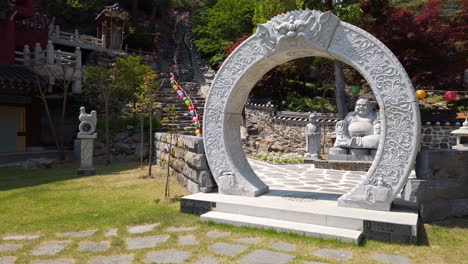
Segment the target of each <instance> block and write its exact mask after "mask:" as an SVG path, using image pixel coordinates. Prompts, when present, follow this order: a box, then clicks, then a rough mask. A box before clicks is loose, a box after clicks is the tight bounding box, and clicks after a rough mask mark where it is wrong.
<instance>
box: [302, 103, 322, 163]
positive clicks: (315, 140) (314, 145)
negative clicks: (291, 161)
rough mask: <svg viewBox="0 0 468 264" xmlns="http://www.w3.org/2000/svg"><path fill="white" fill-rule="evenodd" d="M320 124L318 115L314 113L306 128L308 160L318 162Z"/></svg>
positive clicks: (310, 116)
mask: <svg viewBox="0 0 468 264" xmlns="http://www.w3.org/2000/svg"><path fill="white" fill-rule="evenodd" d="M320 134H321V133H320V124H318V123H317V114H316V113H315V112H314V113H312V114H310V115H309V124H307V126H306V127H305V137H306V151H307V152H306V154H305V155H304V158H305V159H307V160H317V159H318V158H319V156H318V155H319V152H320V147H321V144H320Z"/></svg>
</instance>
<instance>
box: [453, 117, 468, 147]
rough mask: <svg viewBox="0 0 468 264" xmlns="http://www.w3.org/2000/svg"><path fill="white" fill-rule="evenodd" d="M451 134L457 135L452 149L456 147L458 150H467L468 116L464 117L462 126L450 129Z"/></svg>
mask: <svg viewBox="0 0 468 264" xmlns="http://www.w3.org/2000/svg"><path fill="white" fill-rule="evenodd" d="M465 115H466V114H465ZM452 134H454V135H456V136H457V145H455V146H453V147H452V149H456V150H459V151H468V118H467V117H465V122H463V126H462V127H460V128H459V129H457V130H454V131H452Z"/></svg>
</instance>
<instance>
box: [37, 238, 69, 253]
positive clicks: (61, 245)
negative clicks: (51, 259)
mask: <svg viewBox="0 0 468 264" xmlns="http://www.w3.org/2000/svg"><path fill="white" fill-rule="evenodd" d="M70 243H71V241H57V242H50V243H47V244H43V245H41V246H39V247H37V248H36V249H34V250H33V252H32V253H31V254H32V255H34V256H42V255H55V254H57V253H59V252H61V251H62V250H64V249H65V248H66V247H67V246H68V245H70Z"/></svg>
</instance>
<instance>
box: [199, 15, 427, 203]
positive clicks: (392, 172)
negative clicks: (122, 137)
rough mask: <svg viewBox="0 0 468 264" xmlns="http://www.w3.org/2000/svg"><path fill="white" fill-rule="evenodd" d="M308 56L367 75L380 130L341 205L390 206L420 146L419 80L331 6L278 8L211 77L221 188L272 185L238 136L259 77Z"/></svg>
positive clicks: (247, 192)
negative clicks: (370, 156)
mask: <svg viewBox="0 0 468 264" xmlns="http://www.w3.org/2000/svg"><path fill="white" fill-rule="evenodd" d="M309 56H321V57H326V58H331V59H336V60H340V61H342V62H344V63H346V64H348V65H351V66H352V67H354V68H355V69H356V70H358V71H359V72H360V73H361V74H362V76H363V77H364V78H365V79H366V80H367V82H368V83H369V85H370V87H371V88H372V91H373V93H374V95H375V97H376V99H377V101H378V103H379V106H380V120H381V122H382V131H381V137H380V143H379V147H378V150H377V154H376V156H375V159H374V161H373V163H372V166H371V168H370V169H369V170H368V172H367V174H366V177H365V178H364V179H363V180H362V181H361V183H360V184H358V185H356V186H355V187H354V188H353V189H352V190H351V191H350V192H348V193H346V194H344V195H343V196H342V197H340V198H339V200H338V205H340V206H348V207H358V208H366V209H374V210H386V211H388V210H390V206H391V203H392V201H393V199H394V198H395V197H396V196H397V194H398V193H399V192H400V191H401V189H402V188H403V186H404V185H405V184H406V182H407V180H408V176H409V174H410V172H411V169H412V168H413V165H414V161H415V159H416V155H417V152H418V149H419V137H420V126H421V125H420V117H419V107H418V103H417V100H416V97H415V94H414V88H413V86H412V84H411V81H410V80H409V78H408V75H407V73H406V71H405V70H404V68H403V67H402V65H401V64H400V62H399V61H398V59H397V58H396V57H395V56H394V55H393V53H392V52H391V51H390V50H389V49H388V48H387V47H386V46H385V45H384V44H382V43H381V42H380V41H379V40H378V39H376V38H375V37H373V36H372V35H370V34H369V33H367V32H366V31H364V30H362V29H360V28H358V27H355V26H353V25H350V24H348V23H346V22H343V21H341V20H340V19H339V18H337V17H336V16H335V15H333V14H332V13H330V12H326V13H322V12H320V11H315V10H308V9H306V10H302V9H301V10H296V11H290V12H288V13H286V14H282V15H278V16H276V17H274V18H272V19H271V20H270V21H268V22H267V23H265V24H262V25H258V28H257V32H256V33H255V34H254V35H252V36H251V37H250V38H248V39H247V40H245V41H244V42H243V43H242V44H241V45H240V46H239V47H237V49H235V50H234V51H233V52H232V54H231V55H230V56H229V57H228V58H227V60H226V61H225V62H224V64H223V65H222V66H221V68H220V70H219V71H218V73H217V74H216V77H215V79H214V81H213V84H212V85H211V88H210V91H209V94H208V97H207V101H206V104H205V113H204V145H205V152H206V156H207V160H208V164H209V166H210V169H211V172H212V174H213V177H214V179H215V181H216V183H217V184H218V188H219V192H220V193H222V194H231V195H242V196H258V195H261V194H263V193H265V192H268V190H269V189H268V186H267V185H266V184H265V183H263V182H262V181H261V180H260V179H259V178H258V176H257V175H256V174H255V172H254V171H253V170H252V168H251V167H250V165H249V163H248V161H247V158H246V157H245V153H244V151H243V149H242V146H241V142H240V132H239V127H240V124H241V112H242V109H243V106H244V104H245V102H246V100H247V97H248V95H249V93H250V91H251V90H252V88H253V86H254V85H255V84H256V83H257V81H258V80H259V79H260V78H261V77H262V76H263V75H264V74H265V73H267V72H268V71H269V70H270V69H272V68H273V67H275V66H277V65H279V64H282V63H284V62H287V61H290V60H293V59H297V58H301V57H309Z"/></svg>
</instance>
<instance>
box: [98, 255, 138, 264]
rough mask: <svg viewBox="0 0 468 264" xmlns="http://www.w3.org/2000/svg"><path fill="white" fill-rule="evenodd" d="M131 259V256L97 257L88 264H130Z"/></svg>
mask: <svg viewBox="0 0 468 264" xmlns="http://www.w3.org/2000/svg"><path fill="white" fill-rule="evenodd" d="M132 259H133V257H132V256H108V257H98V258H95V259H94V260H92V261H90V262H89V264H130V263H132Z"/></svg>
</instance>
